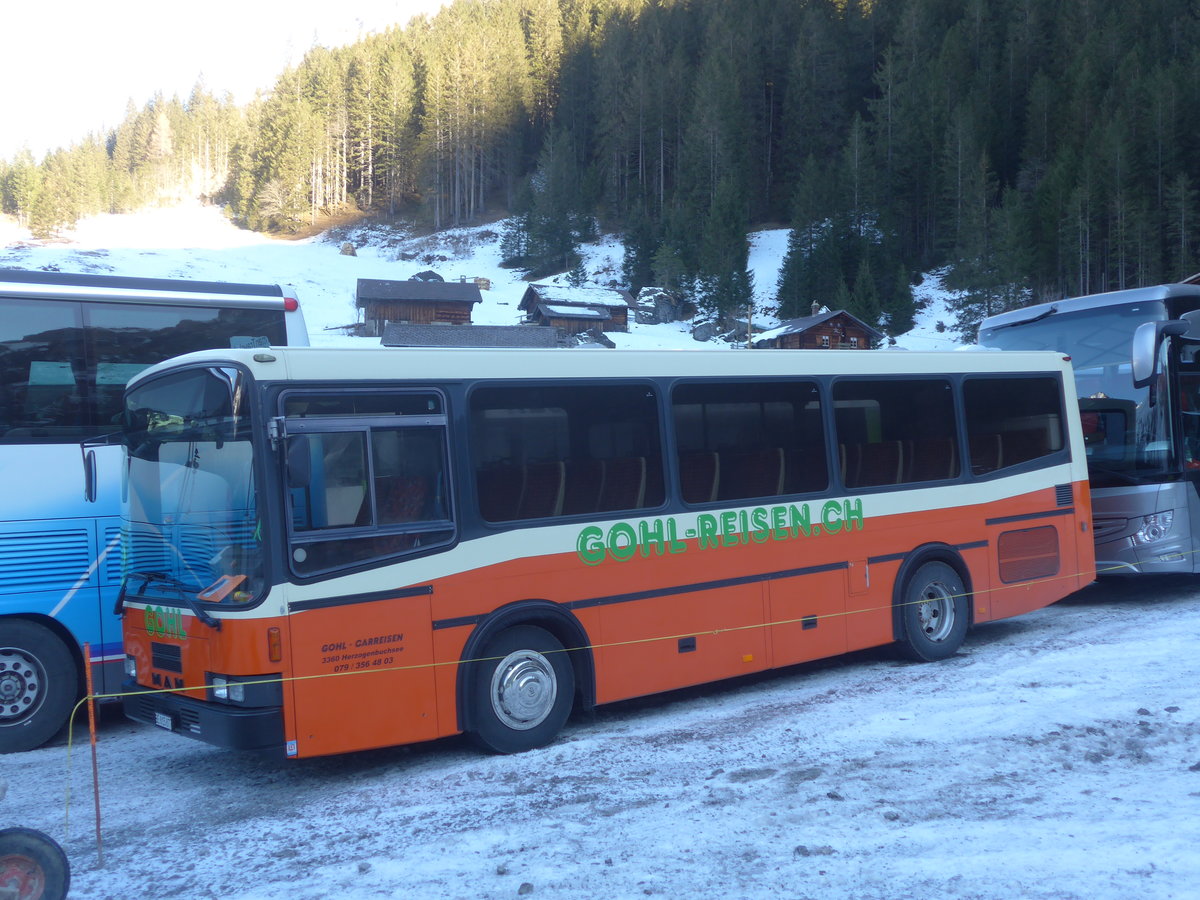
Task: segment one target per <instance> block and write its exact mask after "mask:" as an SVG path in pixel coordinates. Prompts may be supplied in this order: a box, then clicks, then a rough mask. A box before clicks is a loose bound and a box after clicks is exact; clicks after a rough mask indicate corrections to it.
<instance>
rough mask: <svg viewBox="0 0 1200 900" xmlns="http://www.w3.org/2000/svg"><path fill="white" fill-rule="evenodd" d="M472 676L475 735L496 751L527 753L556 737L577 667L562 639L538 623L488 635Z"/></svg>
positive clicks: (472, 730)
mask: <svg viewBox="0 0 1200 900" xmlns="http://www.w3.org/2000/svg"><path fill="white" fill-rule="evenodd" d="M479 658H480V662H477V663H473V664H472V669H471V673H470V675H469V676H468V677H469V678H470V679H471V681H470V684H469V685H468V690H467V702H468V703H469V704H470V709H469V714H470V715H469V721H470V723H471V728H470V736H471V738H472V739H473V740H474V741H475V743H476V744H478V745H479V746H481V747H483V748H484V749H485V750H489V751H491V752H493V753H522V752H524V751H525V750H532V749H534V748H535V747H544V746H545V745H546V744H548V743H550V742H551V741H552V740H554V737H555V735H557V734H558V732H559V731H560V730H561V729H562V727H563V725H564V724H565V723H566V721H567V717H568V716H569V715H570V713H571V707H572V705H573V704H574V698H575V673H574V671H573V670H572V668H571V661H570V660H569V659H568V658H567V654H566V651H565V650H564V649H563V645H562V644H561V643H559V641H558V639H557V638H555V637H554V635H552V634H550V632H548V631H546V630H545V629H543V628H538V627H537V626H535V625H516V626H513V627H512V628H506V629H505V630H504V631H502V632H500V633H499V634H497V635H496V636H495V637H494V638H492V639H491V640H489V641H488V642H487V644H486V645H485V646H484V648H483V651H482V652H481V653H480V654H479Z"/></svg>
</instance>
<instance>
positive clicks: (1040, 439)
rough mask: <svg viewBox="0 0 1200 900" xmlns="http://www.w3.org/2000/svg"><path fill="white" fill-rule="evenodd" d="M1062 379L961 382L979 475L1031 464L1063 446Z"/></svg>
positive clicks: (1002, 378) (1006, 378)
mask: <svg viewBox="0 0 1200 900" xmlns="http://www.w3.org/2000/svg"><path fill="white" fill-rule="evenodd" d="M1061 394H1062V391H1061V388H1060V383H1059V380H1058V379H1057V378H1055V377H1051V376H999V377H986V378H983V377H974V378H967V379H965V380H964V381H963V405H964V406H965V408H966V413H967V442H968V445H969V446H970V449H971V468H972V471H973V472H974V474H976V475H986V474H987V473H989V472H993V471H996V470H997V469H1006V468H1009V467H1010V466H1017V465H1021V464H1022V463H1028V462H1033V461H1035V460H1039V459H1045V458H1047V457H1050V456H1053V455H1054V454H1056V453H1058V452H1059V451H1060V450H1062V449H1063V447H1064V446H1065V439H1064V436H1063V425H1062V421H1063V419H1062V403H1061V399H1060V398H1061Z"/></svg>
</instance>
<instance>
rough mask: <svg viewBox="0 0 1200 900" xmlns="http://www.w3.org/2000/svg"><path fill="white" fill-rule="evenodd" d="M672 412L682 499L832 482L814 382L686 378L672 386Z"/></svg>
mask: <svg viewBox="0 0 1200 900" xmlns="http://www.w3.org/2000/svg"><path fill="white" fill-rule="evenodd" d="M671 418H672V424H673V426H674V428H675V444H676V448H677V454H678V455H677V460H676V463H677V470H678V477H679V494H680V497H681V499H682V500H683V502H684V503H711V502H713V501H717V500H743V499H750V498H755V497H776V496H781V495H787V494H798V493H808V492H814V491H821V490H824V489H825V488H826V486H827V485H828V484H829V468H828V463H827V461H826V456H825V430H824V426H823V424H822V421H821V415H820V400H819V396H818V392H817V386H816V384H815V383H813V382H810V381H784V382H780V381H774V382H724V383H720V384H717V383H712V382H705V381H691V382H685V383H682V384H679V385H677V386H676V387H675V389H674V391H673V392H672V395H671Z"/></svg>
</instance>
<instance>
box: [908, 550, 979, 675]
mask: <svg viewBox="0 0 1200 900" xmlns="http://www.w3.org/2000/svg"><path fill="white" fill-rule="evenodd" d="M967 599H968V598H967V589H966V586H965V585H964V584H963V580H962V578H960V577H959V575H958V572H956V571H955V570H954V569H953V568H952V567H951V566H949V565H947V564H946V563H943V562H928V563H925V564H924V565H923V566H921V567H920V568H919V569H917V571H915V572H914V573H913V574H912V575H911V576H909V578H908V580H907V581H906V582H905V585H904V592H903V594H902V601H901V602H902V603H903V604H904V605H903V606H902V607H901V609H900V619H901V622H902V623H903V625H904V637H903V639H902V640H901V641H900V647H901V649H902V650H903V652H904V653H905V655H906V656H908V657H910V658H912V659H916V660H920V661H932V660H937V659H946V658H947V657H950V656H953V655H954V654H955V653H957V652H958V648H959V647H960V646H962V642H963V639H964V638H965V637H966V635H967V622H968V618H969V615H970V613H969V608H968V607H967Z"/></svg>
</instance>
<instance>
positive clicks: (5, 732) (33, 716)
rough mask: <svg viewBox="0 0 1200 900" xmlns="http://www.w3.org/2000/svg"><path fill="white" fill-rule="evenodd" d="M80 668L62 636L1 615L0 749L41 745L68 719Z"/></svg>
mask: <svg viewBox="0 0 1200 900" xmlns="http://www.w3.org/2000/svg"><path fill="white" fill-rule="evenodd" d="M77 682H78V673H77V672H76V670H75V663H74V661H73V660H72V659H71V654H70V652H69V651H68V650H67V648H66V647H65V646H63V643H62V641H60V640H59V639H58V638H57V637H56V636H55V635H54V634H52V633H51V632H50V631H49V630H47V629H46V628H43V627H42V626H41V625H38V624H37V623H36V622H29V621H26V620H25V619H5V620H2V621H0V753H14V752H17V751H20V750H32V749H33V748H34V747H40V746H41V745H42V744H44V743H46V741H48V740H50V738H52V737H54V735H55V734H56V733H58V730H59V729H60V728H62V727H63V725H65V724H66V721H67V717H68V716H69V715H70V713H71V703H72V702H73V700H74V698H75V691H76V687H77Z"/></svg>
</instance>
